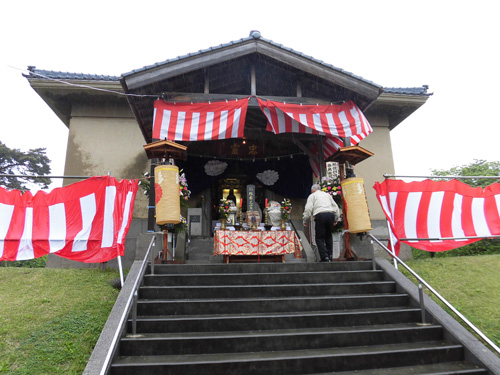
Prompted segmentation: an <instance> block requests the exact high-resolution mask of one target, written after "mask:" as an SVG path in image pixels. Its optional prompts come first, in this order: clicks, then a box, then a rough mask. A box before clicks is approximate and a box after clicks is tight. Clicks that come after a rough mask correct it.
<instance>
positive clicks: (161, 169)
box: [155, 165, 181, 225]
mask: <svg viewBox="0 0 500 375" xmlns="http://www.w3.org/2000/svg"><path fill="white" fill-rule="evenodd" d="M155 202H156V224H158V225H164V224H178V223H180V221H181V201H180V194H179V167H177V166H175V165H159V166H157V167H156V168H155Z"/></svg>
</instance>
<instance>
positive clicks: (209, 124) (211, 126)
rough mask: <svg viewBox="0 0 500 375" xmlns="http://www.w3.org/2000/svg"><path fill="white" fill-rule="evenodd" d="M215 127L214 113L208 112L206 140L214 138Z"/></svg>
mask: <svg viewBox="0 0 500 375" xmlns="http://www.w3.org/2000/svg"><path fill="white" fill-rule="evenodd" d="M213 129H214V113H213V112H207V122H206V124H205V140H206V141H208V140H211V139H212V131H213Z"/></svg>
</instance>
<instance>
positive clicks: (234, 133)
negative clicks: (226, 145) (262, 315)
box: [231, 108, 241, 138]
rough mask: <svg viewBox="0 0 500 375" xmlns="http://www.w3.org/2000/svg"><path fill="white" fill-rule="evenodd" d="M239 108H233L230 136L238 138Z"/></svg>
mask: <svg viewBox="0 0 500 375" xmlns="http://www.w3.org/2000/svg"><path fill="white" fill-rule="evenodd" d="M240 119H241V108H236V109H235V110H234V120H233V130H232V132H231V138H238V131H239V130H240Z"/></svg>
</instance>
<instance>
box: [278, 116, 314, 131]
mask: <svg viewBox="0 0 500 375" xmlns="http://www.w3.org/2000/svg"><path fill="white" fill-rule="evenodd" d="M287 116H290V118H291V120H292V132H293V133H300V131H301V128H305V129H306V131H305V132H306V133H312V129H311V128H309V127H307V126H304V125H302V124H301V123H300V122H299V121H297V120H295V117H294V115H293V113H291V112H290V113H287ZM283 132H284V131H283Z"/></svg>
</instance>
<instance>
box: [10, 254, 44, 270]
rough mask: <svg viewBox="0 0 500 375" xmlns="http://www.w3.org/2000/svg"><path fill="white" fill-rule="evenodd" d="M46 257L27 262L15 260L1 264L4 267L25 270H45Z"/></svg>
mask: <svg viewBox="0 0 500 375" xmlns="http://www.w3.org/2000/svg"><path fill="white" fill-rule="evenodd" d="M47 257H48V256H47V255H45V256H43V257H40V258H36V259H29V260H16V261H13V262H9V261H5V262H1V263H2V264H3V266H4V267H25V268H45V266H46V265H47Z"/></svg>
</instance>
